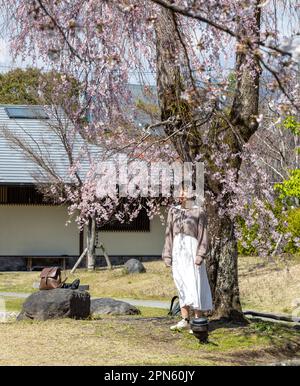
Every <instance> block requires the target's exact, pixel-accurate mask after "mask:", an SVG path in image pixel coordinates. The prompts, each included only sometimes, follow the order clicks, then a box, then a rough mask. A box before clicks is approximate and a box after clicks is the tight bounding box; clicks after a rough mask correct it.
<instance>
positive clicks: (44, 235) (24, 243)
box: [0, 205, 79, 256]
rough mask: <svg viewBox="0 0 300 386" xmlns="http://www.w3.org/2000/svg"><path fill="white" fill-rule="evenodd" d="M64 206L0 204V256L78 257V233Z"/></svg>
mask: <svg viewBox="0 0 300 386" xmlns="http://www.w3.org/2000/svg"><path fill="white" fill-rule="evenodd" d="M67 218H68V215H67V210H66V208H64V207H55V206H25V205H0V255H2V256H26V255H31V254H32V255H39V254H41V255H52V254H53V255H78V253H79V232H78V229H77V227H76V225H75V224H69V225H68V226H66V225H65V224H66V221H67Z"/></svg>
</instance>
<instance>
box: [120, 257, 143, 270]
mask: <svg viewBox="0 0 300 386" xmlns="http://www.w3.org/2000/svg"><path fill="white" fill-rule="evenodd" d="M124 268H125V270H126V271H127V272H128V273H145V272H146V268H145V267H144V265H143V263H141V262H140V261H139V260H137V259H130V260H128V261H126V263H125V264H124Z"/></svg>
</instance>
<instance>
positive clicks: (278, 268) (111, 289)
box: [0, 256, 300, 316]
mask: <svg viewBox="0 0 300 386" xmlns="http://www.w3.org/2000/svg"><path fill="white" fill-rule="evenodd" d="M145 267H146V269H147V272H146V273H144V274H139V275H128V274H126V273H125V272H124V270H123V269H122V268H115V269H114V270H112V271H107V270H97V271H96V272H92V273H90V272H87V271H86V270H84V269H80V270H78V271H76V272H75V275H74V276H69V279H68V281H71V280H73V279H74V278H77V277H79V278H80V280H81V283H82V284H89V285H90V293H91V295H92V296H94V297H114V298H133V299H155V300H170V298H171V297H172V296H173V295H174V294H176V292H177V291H176V289H175V286H174V283H173V279H172V274H171V270H170V269H167V268H166V267H165V266H164V264H163V262H161V261H155V262H148V263H145ZM67 275H69V273H67ZM299 277H300V259H299V257H296V256H295V257H294V258H293V259H290V260H286V261H282V260H279V259H275V260H273V261H267V260H265V259H260V258H259V257H240V258H239V278H240V279H239V280H240V290H241V299H242V303H243V307H244V308H245V309H249V308H250V309H255V310H261V311H270V312H281V313H290V312H292V311H293V308H294V306H293V304H294V303H295V304H296V303H297V299H298V303H299V305H300V280H299ZM38 280H39V272H16V273H0V292H1V291H3V292H5V291H7V292H9V291H10V292H33V291H34V289H33V288H32V284H33V282H36V281H38ZM296 307H298V309H299V308H300V306H296ZM299 316H300V315H299Z"/></svg>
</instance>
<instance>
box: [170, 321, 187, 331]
mask: <svg viewBox="0 0 300 386" xmlns="http://www.w3.org/2000/svg"><path fill="white" fill-rule="evenodd" d="M189 327H190V323H189V322H188V321H187V320H185V319H181V320H180V322H178V323H177V324H174V325H173V326H171V327H170V330H172V331H181V330H185V329H187V328H189Z"/></svg>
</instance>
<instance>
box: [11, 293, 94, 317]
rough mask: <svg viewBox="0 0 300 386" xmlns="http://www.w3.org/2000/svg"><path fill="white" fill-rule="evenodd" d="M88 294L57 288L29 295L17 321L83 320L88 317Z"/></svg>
mask: <svg viewBox="0 0 300 386" xmlns="http://www.w3.org/2000/svg"><path fill="white" fill-rule="evenodd" d="M90 306H91V301H90V294H89V293H88V292H86V291H79V290H71V289H62V288H57V289H53V290H49V291H38V292H35V293H33V294H32V295H30V296H29V297H28V298H27V299H26V301H25V303H24V304H23V308H22V311H21V313H20V314H19V315H18V318H17V320H26V319H37V320H47V319H59V318H74V319H85V318H87V317H89V315H90Z"/></svg>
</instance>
